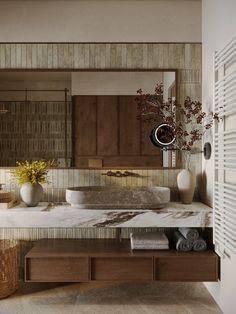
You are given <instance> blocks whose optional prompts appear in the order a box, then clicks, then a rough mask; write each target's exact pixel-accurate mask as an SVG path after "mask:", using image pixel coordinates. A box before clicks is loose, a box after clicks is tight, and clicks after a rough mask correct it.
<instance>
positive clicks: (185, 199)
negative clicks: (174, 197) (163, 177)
mask: <svg viewBox="0 0 236 314" xmlns="http://www.w3.org/2000/svg"><path fill="white" fill-rule="evenodd" d="M177 186H178V189H179V194H180V200H181V201H182V203H183V204H191V203H192V201H193V195H194V191H195V187H196V176H195V174H194V173H193V172H192V171H191V170H189V169H183V170H181V171H180V172H179V174H178V176H177Z"/></svg>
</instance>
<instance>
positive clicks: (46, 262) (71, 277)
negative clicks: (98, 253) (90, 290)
mask: <svg viewBox="0 0 236 314" xmlns="http://www.w3.org/2000/svg"><path fill="white" fill-rule="evenodd" d="M88 265H89V263H88V258H83V257H80V258H77V257H59V258H58V257H45V258H26V261H25V280H26V281H37V282H39V281H40V282H64V281H67V282H79V281H88V279H89V276H88V273H89V272H88V268H89V267H88Z"/></svg>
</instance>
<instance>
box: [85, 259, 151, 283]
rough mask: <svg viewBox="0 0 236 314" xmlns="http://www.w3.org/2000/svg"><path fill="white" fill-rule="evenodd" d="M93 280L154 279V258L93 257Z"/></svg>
mask: <svg viewBox="0 0 236 314" xmlns="http://www.w3.org/2000/svg"><path fill="white" fill-rule="evenodd" d="M91 280H104V281H108V280H153V258H152V257H104V258H103V257H96V258H92V259H91Z"/></svg>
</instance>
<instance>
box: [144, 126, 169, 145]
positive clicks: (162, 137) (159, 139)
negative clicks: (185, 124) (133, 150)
mask: <svg viewBox="0 0 236 314" xmlns="http://www.w3.org/2000/svg"><path fill="white" fill-rule="evenodd" d="M150 139H151V142H152V144H153V145H155V146H158V147H167V146H170V145H171V144H173V143H174V141H175V134H174V128H173V126H171V125H169V124H167V123H162V124H160V125H158V126H157V127H155V128H154V129H153V130H152V132H151V135H150Z"/></svg>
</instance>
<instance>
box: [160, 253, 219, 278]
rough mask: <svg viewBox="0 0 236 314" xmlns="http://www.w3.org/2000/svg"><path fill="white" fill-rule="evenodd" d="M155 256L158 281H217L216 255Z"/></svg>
mask: <svg viewBox="0 0 236 314" xmlns="http://www.w3.org/2000/svg"><path fill="white" fill-rule="evenodd" d="M190 254H191V253H189V255H188V256H186V255H185V254H184V256H181V255H179V256H177V257H160V258H155V280H160V281H217V280H218V257H217V255H215V256H214V255H211V256H210V255H209V256H202V255H201V256H199V257H198V256H197V255H194V256H191V255H190Z"/></svg>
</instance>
